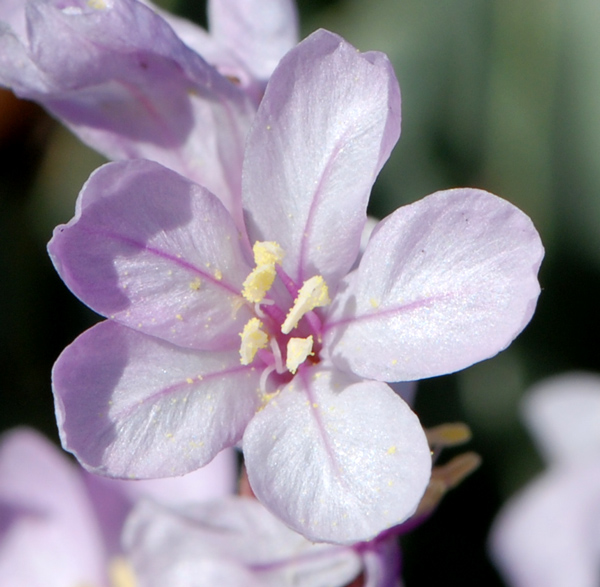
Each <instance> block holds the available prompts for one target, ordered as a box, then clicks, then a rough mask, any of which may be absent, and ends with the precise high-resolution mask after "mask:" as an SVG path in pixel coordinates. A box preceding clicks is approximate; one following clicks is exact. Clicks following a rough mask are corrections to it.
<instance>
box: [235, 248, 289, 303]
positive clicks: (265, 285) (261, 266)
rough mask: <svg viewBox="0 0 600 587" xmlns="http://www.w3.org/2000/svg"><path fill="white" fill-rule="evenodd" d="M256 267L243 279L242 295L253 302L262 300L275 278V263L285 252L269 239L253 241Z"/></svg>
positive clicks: (279, 262)
mask: <svg viewBox="0 0 600 587" xmlns="http://www.w3.org/2000/svg"><path fill="white" fill-rule="evenodd" d="M252 252H253V253H254V262H255V263H256V267H255V268H254V269H253V270H252V272H251V273H250V275H248V277H246V280H245V281H244V284H243V285H244V289H243V291H242V295H243V296H244V297H245V298H246V299H247V300H248V301H249V302H253V303H255V304H256V303H258V302H262V301H263V299H264V297H265V295H266V293H267V292H268V291H269V290H270V289H271V286H272V285H273V281H274V280H275V275H276V271H275V265H276V264H280V265H281V261H282V260H283V257H284V255H285V253H284V252H283V249H282V248H281V247H280V246H279V245H278V244H277V243H276V242H271V241H265V242H259V241H257V242H255V243H254V247H252Z"/></svg>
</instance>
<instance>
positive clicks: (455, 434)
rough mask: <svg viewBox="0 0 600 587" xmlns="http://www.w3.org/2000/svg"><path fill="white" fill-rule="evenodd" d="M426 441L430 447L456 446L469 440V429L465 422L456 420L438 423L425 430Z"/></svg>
mask: <svg viewBox="0 0 600 587" xmlns="http://www.w3.org/2000/svg"><path fill="white" fill-rule="evenodd" d="M425 434H426V435H427V442H428V443H429V446H431V447H432V448H434V447H435V448H444V447H447V446H457V445H459V444H464V443H465V442H468V441H469V440H471V430H469V427H468V426H467V425H466V424H463V423H462V422H456V423H452V424H440V425H439V426H434V427H433V428H428V429H427V430H425Z"/></svg>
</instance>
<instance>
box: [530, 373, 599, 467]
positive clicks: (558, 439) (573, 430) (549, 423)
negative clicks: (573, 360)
mask: <svg viewBox="0 0 600 587" xmlns="http://www.w3.org/2000/svg"><path fill="white" fill-rule="evenodd" d="M523 412H524V416H525V421H526V422H527V424H528V428H529V429H530V431H531V432H532V433H533V435H534V438H535V440H536V441H537V445H538V447H539V450H540V452H541V453H542V454H543V455H544V457H545V458H546V459H547V460H548V461H549V462H550V463H553V462H559V463H560V462H562V463H576V462H579V461H582V460H585V459H588V458H597V457H598V456H600V426H599V425H598V423H599V421H600V376H598V375H596V374H593V373H583V372H581V373H577V372H573V373H565V374H563V375H558V376H555V377H551V378H549V379H545V380H544V381H541V382H539V383H537V384H536V385H534V386H533V387H532V388H530V390H529V391H528V392H527V394H526V395H525V397H524V402H523Z"/></svg>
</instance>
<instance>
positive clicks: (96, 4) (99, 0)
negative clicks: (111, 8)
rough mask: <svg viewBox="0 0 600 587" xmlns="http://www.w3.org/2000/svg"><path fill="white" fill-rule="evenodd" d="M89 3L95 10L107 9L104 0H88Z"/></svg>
mask: <svg viewBox="0 0 600 587" xmlns="http://www.w3.org/2000/svg"><path fill="white" fill-rule="evenodd" d="M87 5H88V6H89V7H90V8H92V9H94V10H106V2H104V0H88V3H87Z"/></svg>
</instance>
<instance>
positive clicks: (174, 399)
mask: <svg viewBox="0 0 600 587" xmlns="http://www.w3.org/2000/svg"><path fill="white" fill-rule="evenodd" d="M259 377H260V372H259V371H256V370H255V369H253V368H252V367H245V366H242V365H240V358H239V354H238V352H237V351H231V352H222V353H217V352H196V351H184V350H182V349H180V348H178V347H174V346H173V345H170V344H169V343H165V342H162V341H160V340H158V339H156V338H153V337H150V336H147V335H144V334H141V333H139V332H136V331H134V330H131V329H129V328H126V327H124V326H120V325H119V324H117V323H115V322H111V321H106V322H102V323H100V324H97V325H96V326H94V327H93V328H91V329H90V330H88V331H87V332H84V333H83V334H82V335H81V336H79V338H77V339H76V340H75V342H73V343H72V344H71V345H70V346H68V347H67V348H66V349H65V350H64V351H63V352H62V354H61V355H60V357H59V358H58V360H57V362H56V364H55V365H54V370H53V387H54V396H55V404H56V412H57V415H56V417H57V421H58V425H59V429H60V433H61V440H62V443H63V446H64V447H65V448H66V450H69V451H71V452H73V453H74V454H75V456H76V457H77V458H78V459H79V460H80V462H81V463H82V464H83V465H84V466H85V467H86V468H87V469H88V470H90V471H92V472H94V473H99V474H104V475H109V476H113V477H122V478H153V477H172V476H176V475H183V474H185V473H189V472H190V471H193V470H195V469H198V468H200V467H202V466H203V465H206V464H207V463H208V462H209V461H210V460H211V459H212V458H213V457H214V456H215V455H216V454H217V453H218V452H219V451H220V450H222V449H223V448H225V447H228V446H232V445H233V444H235V443H236V442H237V441H238V440H239V439H240V438H241V436H242V433H243V431H244V428H245V426H246V423H247V422H248V420H249V419H250V418H251V417H252V416H253V415H254V412H255V410H256V409H257V408H258V406H259V404H260V401H259V397H258V393H256V390H257V388H258V383H259Z"/></svg>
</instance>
